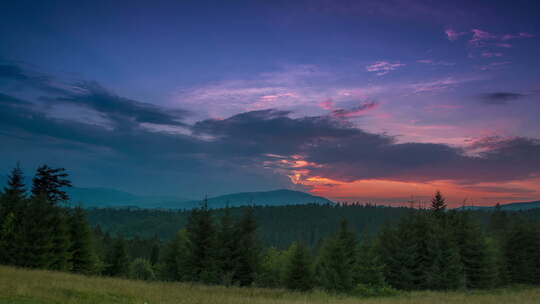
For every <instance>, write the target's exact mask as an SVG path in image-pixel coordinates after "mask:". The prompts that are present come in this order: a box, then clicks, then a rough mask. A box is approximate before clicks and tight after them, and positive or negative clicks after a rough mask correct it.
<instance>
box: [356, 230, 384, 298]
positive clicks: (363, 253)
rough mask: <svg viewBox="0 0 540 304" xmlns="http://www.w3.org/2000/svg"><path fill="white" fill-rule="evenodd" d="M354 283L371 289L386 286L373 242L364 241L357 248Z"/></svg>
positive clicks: (382, 267) (382, 265)
mask: <svg viewBox="0 0 540 304" xmlns="http://www.w3.org/2000/svg"><path fill="white" fill-rule="evenodd" d="M354 276H355V282H356V283H357V284H364V285H368V286H372V287H383V286H385V285H386V280H385V278H384V264H383V263H382V261H381V258H380V257H379V255H378V253H377V250H376V247H375V245H374V244H373V241H370V240H367V239H366V240H364V241H362V243H361V244H360V245H359V246H358V250H357V258H356V265H355V271H354Z"/></svg>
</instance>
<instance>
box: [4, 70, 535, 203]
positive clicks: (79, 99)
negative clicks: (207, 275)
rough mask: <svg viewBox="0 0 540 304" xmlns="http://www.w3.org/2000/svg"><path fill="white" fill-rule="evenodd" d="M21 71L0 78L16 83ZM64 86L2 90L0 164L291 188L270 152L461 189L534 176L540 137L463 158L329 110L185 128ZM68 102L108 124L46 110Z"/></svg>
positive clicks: (351, 175)
mask: <svg viewBox="0 0 540 304" xmlns="http://www.w3.org/2000/svg"><path fill="white" fill-rule="evenodd" d="M8 72H9V71H8ZM19 74H20V73H18V72H17V71H11V72H9V73H7V72H5V71H4V74H3V75H4V76H5V77H7V76H6V75H11V76H9V77H11V79H13V80H14V81H18V82H21V83H24V82H25V81H26V80H25V78H24V77H22V76H17V75H19ZM14 75H15V76H14ZM33 81H34V80H31V81H30V82H33ZM65 87H68V88H70V89H66V90H64V91H63V92H61V93H59V94H52V93H51V92H52V91H50V90H47V89H45V90H44V91H45V93H44V95H43V96H39V97H38V98H37V100H36V101H33V102H32V101H29V100H26V99H24V98H19V97H17V96H13V95H10V94H7V93H1V95H0V137H1V138H2V150H1V152H2V155H4V156H6V155H7V156H9V157H4V158H3V161H9V162H10V164H9V165H12V164H13V161H15V160H17V158H19V160H23V161H26V160H27V159H33V160H34V161H35V162H46V161H48V160H54V161H56V162H57V163H59V165H62V166H66V167H70V168H72V169H73V170H74V171H77V172H82V173H80V175H81V176H87V177H88V176H91V177H92V178H89V179H90V180H93V181H94V183H96V181H97V182H98V183H101V185H104V184H106V185H116V184H118V183H120V184H122V185H124V186H125V185H133V186H134V187H136V188H137V189H138V190H141V189H145V190H147V189H169V190H171V189H175V190H177V191H187V192H184V194H193V193H195V192H196V193H198V194H200V193H204V192H208V193H216V192H217V193H223V192H234V191H241V190H246V189H248V188H250V189H253V190H257V189H269V188H275V187H277V186H279V185H280V186H286V185H290V182H289V181H288V179H287V176H286V175H287V174H290V173H291V172H292V170H295V169H296V168H294V167H290V166H289V167H288V166H287V165H286V164H285V165H284V164H283V163H282V162H276V156H277V157H278V158H281V159H287V158H291V157H296V158H298V159H302V160H305V161H306V162H307V165H306V166H304V167H302V169H308V170H309V171H310V174H311V175H318V176H322V177H328V178H332V179H336V180H341V181H354V180H360V179H374V178H380V179H390V180H404V181H432V180H453V181H456V182H458V183H461V184H464V185H467V184H473V183H477V182H489V181H509V180H519V179H526V178H530V177H534V176H539V173H540V142H539V141H538V140H535V139H530V138H522V137H517V138H506V139H503V138H489V139H486V140H484V141H478V142H477V143H474V144H472V145H471V148H473V149H480V151H481V152H479V153H477V154H476V155H471V153H467V152H470V151H466V150H464V149H461V148H455V147H451V146H448V145H444V144H430V143H398V142H397V141H396V139H395V138H394V137H392V136H388V135H385V134H373V133H368V132H365V131H363V130H361V129H359V128H357V127H355V126H354V125H353V124H351V123H350V122H348V121H347V120H343V119H339V117H338V118H336V117H335V116H333V115H330V116H315V117H300V118H293V117H291V113H290V112H287V111H279V110H262V111H252V112H246V113H241V114H237V115H234V116H232V117H229V118H226V119H207V120H203V121H199V122H197V123H195V124H192V125H189V124H187V123H185V122H183V119H184V118H185V116H186V115H187V114H186V112H185V111H182V110H169V109H165V108H162V107H158V106H155V105H151V104H147V103H142V102H139V101H134V100H130V99H126V98H123V97H120V96H116V95H115V94H113V93H111V92H109V91H108V90H106V89H104V88H103V87H102V86H100V85H98V84H95V83H82V84H81V83H77V84H72V85H66V86H65ZM66 105H70V106H76V107H81V108H87V109H91V110H92V111H94V112H95V113H97V114H96V115H99V116H100V117H105V118H106V119H107V120H108V121H109V122H111V123H110V124H96V123H92V122H89V121H86V120H85V119H82V118H79V117H71V116H69V115H67V116H65V117H63V116H60V117H58V116H57V115H56V116H55V115H52V114H53V113H52V112H51V108H54V107H57V108H58V107H60V110H62V109H63V108H64V107H65V106H66ZM145 124H154V125H158V126H173V127H176V128H181V129H182V130H183V131H182V132H171V131H167V132H165V131H163V130H160V129H159V128H158V129H157V130H156V129H150V128H148V127H147V126H145ZM21 158H23V159H21ZM62 162H64V163H65V164H62ZM5 166H6V165H4V167H5ZM122 172H123V173H122ZM124 188H126V187H124ZM127 189H130V188H129V187H128V188H127Z"/></svg>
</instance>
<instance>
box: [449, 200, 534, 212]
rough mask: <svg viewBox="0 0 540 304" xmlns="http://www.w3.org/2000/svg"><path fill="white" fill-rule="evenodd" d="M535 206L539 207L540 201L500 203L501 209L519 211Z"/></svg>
mask: <svg viewBox="0 0 540 304" xmlns="http://www.w3.org/2000/svg"><path fill="white" fill-rule="evenodd" d="M536 208H540V201H532V202H519V203H509V204H501V210H505V211H520V210H530V209H536ZM457 209H466V210H486V211H489V210H493V209H495V206H466V207H459V208H457Z"/></svg>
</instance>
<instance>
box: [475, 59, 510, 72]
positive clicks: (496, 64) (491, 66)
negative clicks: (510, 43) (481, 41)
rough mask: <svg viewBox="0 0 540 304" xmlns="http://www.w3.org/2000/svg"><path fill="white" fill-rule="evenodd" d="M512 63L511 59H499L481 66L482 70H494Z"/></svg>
mask: <svg viewBox="0 0 540 304" xmlns="http://www.w3.org/2000/svg"><path fill="white" fill-rule="evenodd" d="M511 63H512V62H511V61H497V62H491V63H489V64H486V65H483V66H480V67H479V68H480V70H482V71H493V70H498V69H502V68H504V67H505V66H507V65H509V64H511Z"/></svg>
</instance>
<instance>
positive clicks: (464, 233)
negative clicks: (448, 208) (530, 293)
mask: <svg viewBox="0 0 540 304" xmlns="http://www.w3.org/2000/svg"><path fill="white" fill-rule="evenodd" d="M451 225H452V226H453V227H454V235H455V236H454V237H455V240H456V244H457V245H458V247H459V252H460V258H461V261H462V263H463V270H464V280H465V287H467V288H490V287H493V286H494V285H495V283H496V278H497V265H496V259H495V256H494V252H493V251H492V250H491V249H490V247H489V244H488V242H487V240H486V238H485V236H484V234H483V232H482V229H481V227H480V225H479V224H478V223H475V222H474V221H473V220H472V219H471V218H470V216H469V213H468V212H460V213H456V215H455V216H454V218H453V219H452V223H451Z"/></svg>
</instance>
